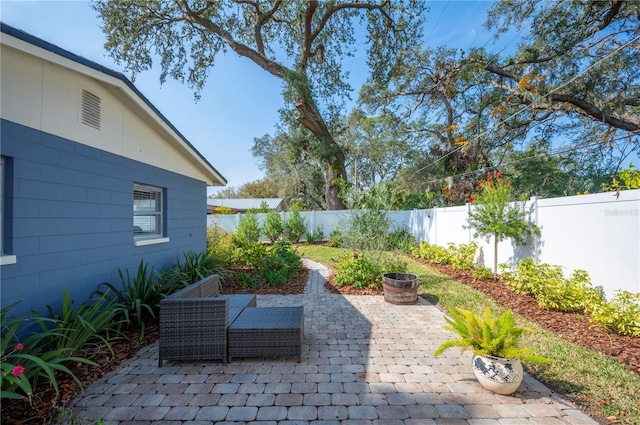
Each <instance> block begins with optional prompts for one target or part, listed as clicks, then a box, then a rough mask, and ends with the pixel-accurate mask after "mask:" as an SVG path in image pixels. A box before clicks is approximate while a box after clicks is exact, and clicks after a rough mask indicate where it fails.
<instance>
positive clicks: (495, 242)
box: [493, 235, 498, 276]
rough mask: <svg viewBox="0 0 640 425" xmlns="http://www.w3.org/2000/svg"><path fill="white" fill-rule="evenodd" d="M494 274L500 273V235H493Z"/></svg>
mask: <svg viewBox="0 0 640 425" xmlns="http://www.w3.org/2000/svg"><path fill="white" fill-rule="evenodd" d="M493 274H494V275H496V276H497V275H498V235H493Z"/></svg>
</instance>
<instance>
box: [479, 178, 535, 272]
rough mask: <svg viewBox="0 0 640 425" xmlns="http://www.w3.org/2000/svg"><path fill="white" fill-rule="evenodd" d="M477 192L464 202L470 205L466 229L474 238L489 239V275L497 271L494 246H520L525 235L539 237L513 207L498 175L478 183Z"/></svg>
mask: <svg viewBox="0 0 640 425" xmlns="http://www.w3.org/2000/svg"><path fill="white" fill-rule="evenodd" d="M478 188H479V192H478V194H477V195H473V196H471V197H470V198H469V199H468V200H467V201H468V202H470V203H472V204H473V208H472V209H471V212H470V213H469V219H468V224H469V226H468V227H469V228H471V229H473V230H474V237H477V236H481V237H483V238H486V239H487V241H489V239H490V238H491V237H493V247H494V262H493V272H494V273H497V269H498V242H500V241H502V240H504V239H506V238H513V240H514V241H515V242H516V243H518V244H522V243H523V242H524V241H525V240H526V238H527V237H528V236H529V235H532V234H536V235H539V234H540V229H539V228H538V227H537V226H536V225H535V224H534V223H532V222H531V221H530V220H529V219H528V213H527V211H525V210H524V209H523V208H519V207H518V206H517V205H516V204H514V203H513V201H514V199H513V195H512V193H511V186H510V185H509V181H508V180H507V179H506V178H505V177H504V176H503V175H502V172H500V171H498V172H497V173H496V174H495V175H494V174H493V173H491V172H490V173H488V174H487V180H484V181H480V182H479V183H478Z"/></svg>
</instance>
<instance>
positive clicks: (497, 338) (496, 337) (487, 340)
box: [434, 308, 551, 363]
mask: <svg viewBox="0 0 640 425" xmlns="http://www.w3.org/2000/svg"><path fill="white" fill-rule="evenodd" d="M449 314H450V315H451V318H449V317H445V321H446V322H447V325H445V326H444V327H443V328H444V329H446V330H448V331H451V332H454V333H456V334H458V335H459V336H460V338H457V339H451V340H448V341H445V342H444V343H442V344H441V345H440V346H439V347H438V349H437V350H436V351H435V353H434V355H436V356H438V355H440V354H441V353H442V352H443V351H445V350H447V349H449V348H452V347H460V348H462V351H465V350H466V349H468V348H471V350H473V352H474V353H475V354H476V355H479V356H493V357H502V358H508V359H509V358H518V359H522V360H528V361H531V362H537V363H544V362H549V361H551V360H550V359H547V358H545V357H540V356H536V355H534V353H533V351H532V350H530V349H528V348H523V347H522V346H521V343H520V340H521V337H522V335H523V334H524V333H526V332H530V331H531V330H530V329H528V328H523V327H520V326H517V325H516V323H515V320H514V319H513V315H512V314H511V310H507V311H505V312H504V313H503V314H502V315H499V316H494V315H493V314H492V313H491V309H489V308H486V309H485V310H484V312H483V314H482V315H478V314H476V313H474V312H473V311H469V310H464V309H460V308H456V309H451V310H450V311H449Z"/></svg>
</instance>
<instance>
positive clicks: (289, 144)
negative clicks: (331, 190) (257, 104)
mask: <svg viewBox="0 0 640 425" xmlns="http://www.w3.org/2000/svg"><path fill="white" fill-rule="evenodd" d="M303 138H304V133H303V132H302V131H301V130H300V129H298V130H297V131H293V130H292V131H291V132H286V133H285V132H282V131H279V132H278V133H277V134H276V135H275V136H271V135H268V134H266V135H264V136H262V137H259V138H256V139H254V142H253V147H252V148H251V151H252V153H253V155H254V156H255V157H256V158H258V159H259V160H260V165H261V168H262V169H263V170H264V171H265V172H266V174H267V179H268V180H269V181H272V182H273V184H274V186H276V187H278V196H279V197H283V198H285V199H286V201H287V203H288V204H289V205H291V204H292V203H293V202H301V203H302V204H303V205H305V206H306V208H308V209H325V208H326V203H325V199H324V192H325V181H324V176H323V173H322V166H321V164H319V163H318V162H317V161H316V160H315V159H314V158H312V157H310V156H309V155H308V154H307V153H306V152H305V151H304V150H303V149H300V145H301V144H302V143H304V142H303Z"/></svg>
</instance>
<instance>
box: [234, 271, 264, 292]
mask: <svg viewBox="0 0 640 425" xmlns="http://www.w3.org/2000/svg"><path fill="white" fill-rule="evenodd" d="M236 277H237V278H238V280H239V281H240V284H241V285H242V287H243V288H244V289H248V288H259V287H260V283H259V282H258V281H257V280H256V278H254V277H253V276H252V275H251V274H249V273H246V272H237V273H236Z"/></svg>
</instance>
